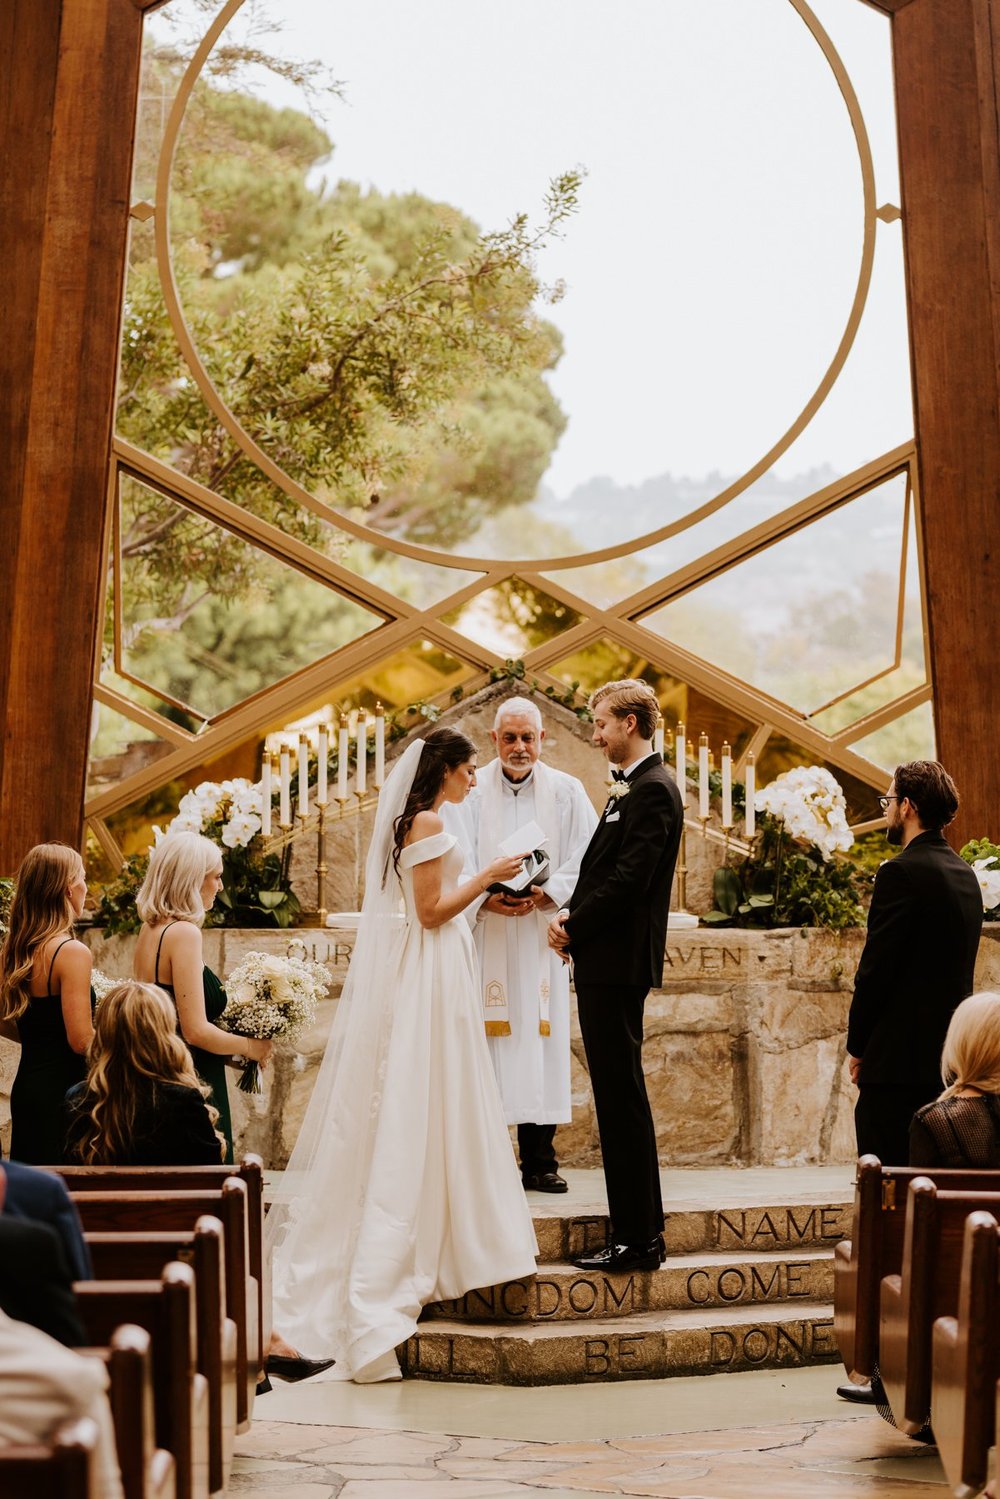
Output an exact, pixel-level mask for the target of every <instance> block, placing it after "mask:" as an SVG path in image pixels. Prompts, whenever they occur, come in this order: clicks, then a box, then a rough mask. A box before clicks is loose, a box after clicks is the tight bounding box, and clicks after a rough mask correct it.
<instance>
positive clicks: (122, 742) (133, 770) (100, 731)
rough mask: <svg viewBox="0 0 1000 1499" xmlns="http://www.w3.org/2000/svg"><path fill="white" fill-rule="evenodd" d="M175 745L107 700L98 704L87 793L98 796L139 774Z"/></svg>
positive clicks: (88, 766)
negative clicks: (133, 720) (119, 711)
mask: <svg viewBox="0 0 1000 1499" xmlns="http://www.w3.org/2000/svg"><path fill="white" fill-rule="evenodd" d="M173 748H174V746H173V745H172V744H171V743H170V742H169V741H168V740H165V739H160V738H158V736H157V735H156V734H154V733H153V732H152V730H151V729H147V728H144V727H143V726H142V725H141V724H137V723H133V722H132V720H131V719H129V718H126V717H125V715H124V714H122V713H118V712H116V710H115V709H114V708H109V707H108V706H107V704H105V703H97V702H95V703H94V706H93V710H92V716H91V739H90V757H89V759H88V762H87V796H88V797H93V796H97V795H98V793H99V792H101V791H107V790H108V788H109V787H111V786H117V785H118V783H119V782H120V781H123V780H125V779H126V777H128V776H132V775H137V774H138V773H139V772H140V771H142V770H145V769H146V767H147V766H148V765H151V764H153V762H154V761H156V760H162V758H163V756H164V755H169V754H170V752H171V751H172V750H173Z"/></svg>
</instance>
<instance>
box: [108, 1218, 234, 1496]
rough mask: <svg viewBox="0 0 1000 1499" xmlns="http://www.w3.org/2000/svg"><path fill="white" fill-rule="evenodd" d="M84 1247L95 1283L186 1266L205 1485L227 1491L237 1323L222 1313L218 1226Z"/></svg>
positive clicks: (123, 1236)
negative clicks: (200, 1391) (201, 1393)
mask: <svg viewBox="0 0 1000 1499" xmlns="http://www.w3.org/2000/svg"><path fill="white" fill-rule="evenodd" d="M86 1237H87V1246H88V1249H89V1250H90V1257H91V1260H92V1261H93V1265H94V1275H95V1277H96V1279H97V1280H154V1279H158V1278H159V1277H160V1275H161V1274H162V1272H163V1269H164V1267H165V1266H166V1265H168V1264H170V1262H171V1261H172V1260H179V1261H181V1262H182V1263H186V1264H190V1266H191V1268H192V1270H193V1271H194V1277H195V1299H196V1306H197V1323H198V1356H197V1367H198V1371H199V1373H201V1374H204V1376H205V1378H206V1379H207V1381H208V1405H209V1484H210V1486H211V1489H212V1492H213V1493H215V1492H217V1491H219V1490H222V1489H224V1488H225V1487H226V1485H227V1483H228V1482H229V1470H230V1466H231V1464H232V1458H233V1443H234V1440H235V1436H236V1391H237V1374H238V1363H237V1354H236V1325H235V1323H234V1322H233V1320H232V1318H230V1317H228V1316H227V1315H226V1288H225V1272H224V1242H223V1228H222V1224H221V1223H220V1222H219V1220H218V1218H210V1217H207V1216H206V1217H202V1218H199V1219H198V1221H197V1223H196V1224H195V1226H194V1231H193V1233H187V1232H185V1231H183V1230H177V1231H168V1232H166V1233H161V1234H128V1233H94V1234H88V1235H87V1236H86Z"/></svg>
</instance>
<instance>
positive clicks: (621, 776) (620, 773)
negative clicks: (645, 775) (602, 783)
mask: <svg viewBox="0 0 1000 1499" xmlns="http://www.w3.org/2000/svg"><path fill="white" fill-rule="evenodd" d="M611 779H612V780H613V781H627V780H628V774H627V772H625V771H624V770H613V771H612V772H611Z"/></svg>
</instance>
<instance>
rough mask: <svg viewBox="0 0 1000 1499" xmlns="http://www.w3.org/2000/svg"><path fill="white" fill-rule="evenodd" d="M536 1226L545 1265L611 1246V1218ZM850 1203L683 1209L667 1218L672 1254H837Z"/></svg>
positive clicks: (547, 1216)
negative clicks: (817, 1250) (835, 1248)
mask: <svg viewBox="0 0 1000 1499" xmlns="http://www.w3.org/2000/svg"><path fill="white" fill-rule="evenodd" d="M532 1206H533V1207H534V1208H535V1214H534V1224H535V1234H536V1236H537V1238H538V1258H539V1262H540V1263H541V1264H546V1265H548V1264H560V1263H564V1262H565V1261H567V1260H572V1259H575V1258H576V1256H577V1255H580V1254H586V1253H587V1252H588V1251H590V1250H592V1249H601V1248H603V1246H604V1245H605V1244H606V1242H607V1236H608V1219H607V1215H606V1214H605V1213H602V1212H600V1211H595V1212H593V1213H589V1212H583V1213H581V1212H580V1211H579V1210H577V1211H576V1212H575V1213H572V1214H567V1215H565V1216H563V1215H561V1214H560V1213H559V1212H558V1209H556V1208H554V1209H553V1210H549V1211H545V1212H540V1211H539V1210H538V1208H537V1207H535V1204H534V1203H533V1204H532ZM852 1206H853V1205H852V1203H850V1202H835V1203H830V1202H804V1203H799V1204H794V1203H792V1204H788V1203H774V1204H768V1205H766V1206H763V1207H746V1206H743V1207H737V1208H709V1207H703V1206H700V1205H692V1206H690V1207H684V1206H680V1207H678V1208H677V1209H676V1210H668V1211H667V1212H666V1214H665V1215H664V1225H663V1236H664V1241H665V1243H666V1246H667V1254H668V1255H674V1254H697V1253H699V1252H701V1251H713V1250H719V1251H728V1252H731V1253H734V1254H737V1255H739V1254H743V1253H746V1252H748V1251H755V1250H795V1251H798V1250H800V1249H808V1248H827V1249H829V1250H832V1249H833V1246H834V1244H836V1243H837V1241H838V1239H844V1238H847V1237H848V1236H849V1234H850V1231H851V1212H852Z"/></svg>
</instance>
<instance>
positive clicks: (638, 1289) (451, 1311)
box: [424, 1249, 833, 1323]
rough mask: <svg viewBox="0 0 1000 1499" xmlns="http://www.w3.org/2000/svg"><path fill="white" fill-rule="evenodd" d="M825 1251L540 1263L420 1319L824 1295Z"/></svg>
mask: <svg viewBox="0 0 1000 1499" xmlns="http://www.w3.org/2000/svg"><path fill="white" fill-rule="evenodd" d="M832 1296H833V1253H832V1250H825V1249H801V1250H800V1249H796V1250H794V1251H793V1252H792V1253H791V1254H783V1253H781V1252H777V1253H776V1252H770V1253H761V1252H756V1253H755V1252H750V1253H745V1254H742V1255H737V1254H732V1253H725V1252H718V1251H716V1252H713V1253H707V1254H689V1255H678V1256H674V1257H671V1258H668V1259H667V1261H666V1263H665V1264H664V1265H662V1266H661V1267H660V1269H659V1270H645V1271H643V1270H637V1271H634V1272H633V1273H632V1274H628V1275H602V1274H600V1273H597V1272H594V1271H588V1270H577V1269H576V1268H575V1267H574V1266H573V1265H566V1264H553V1265H546V1266H544V1267H543V1268H542V1271H541V1273H540V1274H538V1275H534V1276H529V1277H527V1278H526V1279H525V1280H512V1281H508V1282H507V1283H506V1284H504V1285H499V1286H488V1287H486V1288H485V1289H483V1290H480V1291H469V1292H468V1294H467V1295H465V1296H462V1297H460V1298H459V1300H457V1301H438V1302H434V1303H433V1304H432V1305H430V1306H428V1307H427V1308H426V1309H425V1311H424V1318H425V1320H439V1319H446V1320H450V1321H454V1322H462V1323H468V1322H519V1323H526V1322H535V1321H538V1322H567V1321H579V1320H583V1319H591V1320H601V1319H610V1318H625V1317H630V1316H631V1315H632V1314H633V1313H635V1312H660V1311H681V1310H685V1309H689V1308H692V1307H725V1306H736V1305H740V1306H743V1305H771V1304H774V1303H776V1302H788V1303H790V1310H792V1309H793V1308H794V1304H795V1303H796V1302H818V1301H828V1300H830V1299H831V1298H832Z"/></svg>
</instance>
